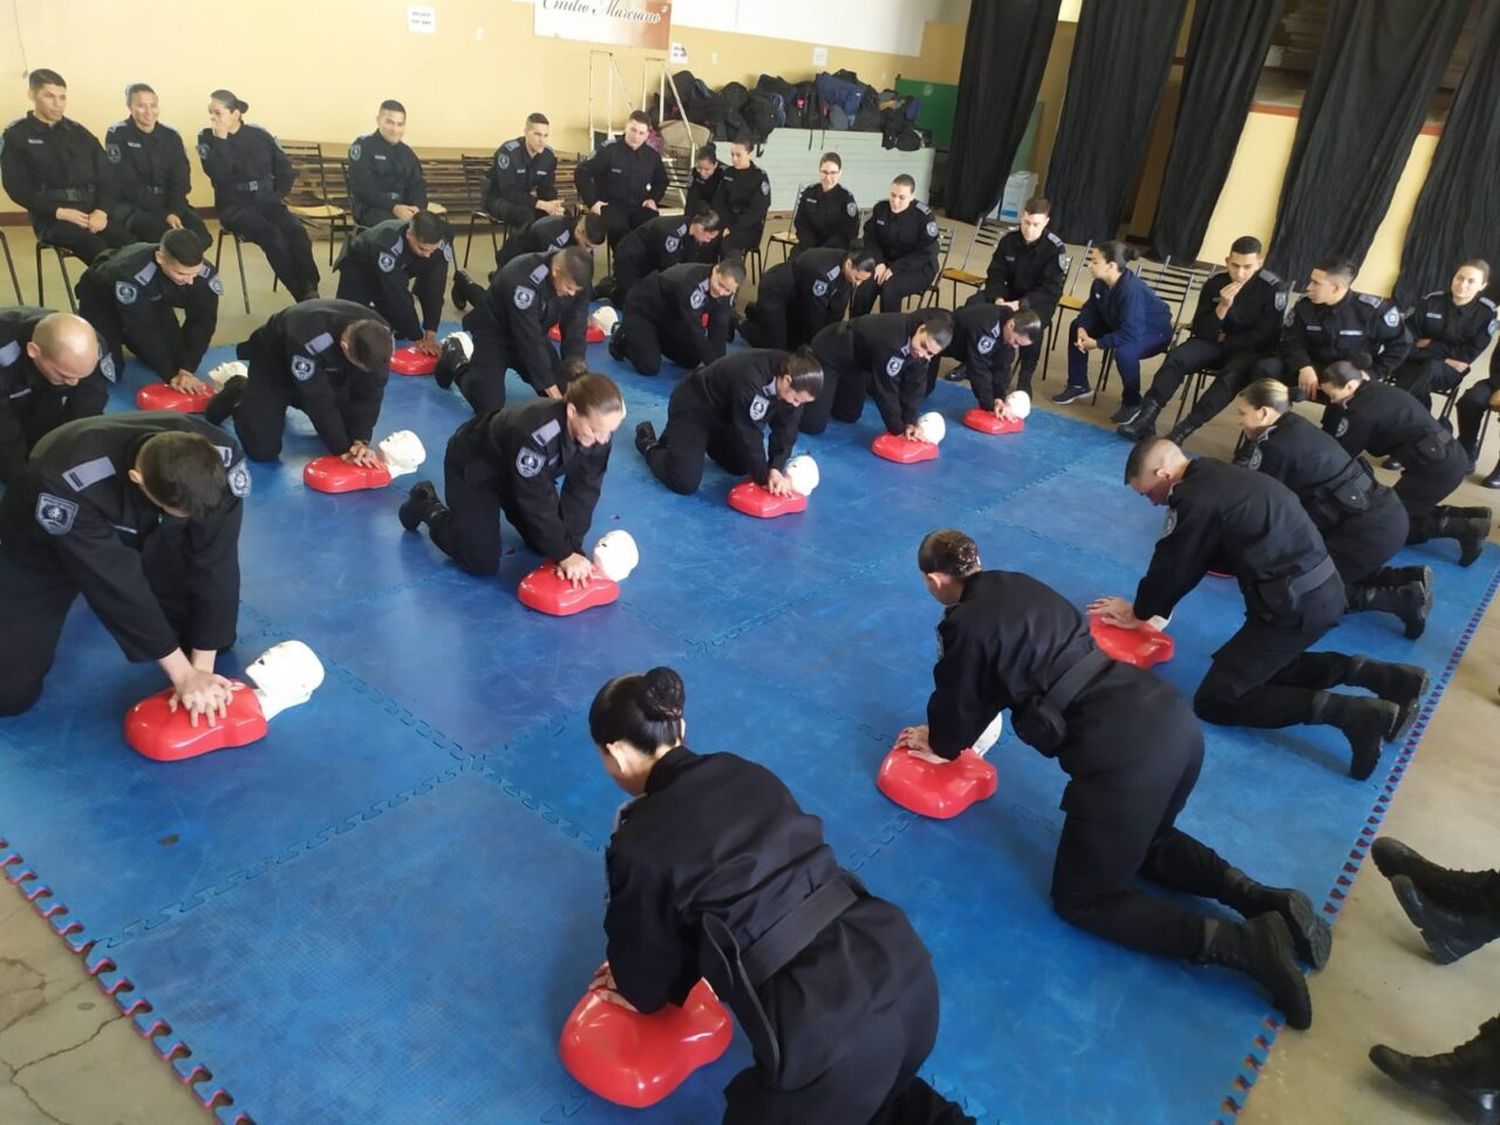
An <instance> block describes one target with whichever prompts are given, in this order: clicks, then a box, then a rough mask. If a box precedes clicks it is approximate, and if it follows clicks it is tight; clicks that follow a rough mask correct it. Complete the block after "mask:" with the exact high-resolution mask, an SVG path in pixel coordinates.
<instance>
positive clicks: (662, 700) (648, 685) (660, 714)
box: [641, 668, 687, 720]
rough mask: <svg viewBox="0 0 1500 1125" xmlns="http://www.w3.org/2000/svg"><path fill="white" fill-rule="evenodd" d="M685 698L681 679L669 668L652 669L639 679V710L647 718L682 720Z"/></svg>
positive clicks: (685, 690)
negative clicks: (642, 711) (643, 712)
mask: <svg viewBox="0 0 1500 1125" xmlns="http://www.w3.org/2000/svg"><path fill="white" fill-rule="evenodd" d="M686 697H687V689H686V688H684V687H683V684H682V677H681V676H679V675H678V674H677V673H676V672H674V671H673V670H672V669H670V668H653V669H651V671H649V672H647V673H646V674H645V675H644V676H642V677H641V709H642V710H644V711H645V712H646V715H647V716H648V717H649V718H652V719H669V720H670V719H680V718H682V708H683V705H684V704H685V703H686V702H687V698H686Z"/></svg>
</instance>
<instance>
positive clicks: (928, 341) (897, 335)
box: [802, 309, 953, 440]
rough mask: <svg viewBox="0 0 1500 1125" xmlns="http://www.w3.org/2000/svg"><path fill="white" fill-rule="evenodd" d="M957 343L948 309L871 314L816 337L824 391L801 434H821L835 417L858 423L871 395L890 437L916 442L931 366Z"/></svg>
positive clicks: (807, 414) (804, 417) (832, 326)
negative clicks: (866, 394) (896, 436)
mask: <svg viewBox="0 0 1500 1125" xmlns="http://www.w3.org/2000/svg"><path fill="white" fill-rule="evenodd" d="M952 342H953V314H952V313H950V312H948V311H947V310H946V309H923V310H921V311H920V312H914V313H899V312H896V313H871V314H870V315H868V316H857V317H855V318H854V319H853V320H844V321H840V322H839V323H838V324H830V325H829V326H828V327H827V328H825V329H823V331H821V332H819V333H818V334H817V335H816V336H814V337H813V342H812V349H813V352H814V354H816V355H817V357H818V361H819V362H820V363H821V364H822V365H823V381H824V384H825V386H824V388H823V393H822V394H820V395H819V396H818V397H817V398H816V399H815V400H814V401H813V403H812V404H811V405H810V406H809V407H808V408H807V409H806V410H804V411H803V412H802V432H803V433H804V434H821V433H822V432H823V431H824V430H826V429H827V428H828V419H829V417H830V415H831V416H832V417H834V418H837V419H838V420H839V421H840V422H858V421H859V416H860V414H862V413H863V412H864V408H865V393H866V392H867V391H868V392H869V396H870V397H871V398H873V399H874V400H875V407H876V409H878V410H879V411H880V420H881V421H882V422H883V423H885V429H886V433H889V434H904V435H905V436H906V437H908V438H911V439H913V440H916V439H917V425H916V423H917V411H918V410H920V409H921V408H922V399H923V398H925V397H926V396H927V393H928V391H929V390H930V389H931V386H930V384H929V382H928V373H929V370H930V365H931V363H932V361H933V360H935V359H936V358H937V357H938V356H939V355H941V354H942V351H943V349H944V348H946V347H947V346H948V345H949V344H950V343H952Z"/></svg>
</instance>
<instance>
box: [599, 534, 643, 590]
mask: <svg viewBox="0 0 1500 1125" xmlns="http://www.w3.org/2000/svg"><path fill="white" fill-rule="evenodd" d="M640 561H641V552H640V549H639V548H638V547H636V545H635V540H634V539H632V538H631V537H630V532H628V531H607V532H605V533H604V534H603V535H601V536H600V537H599V542H597V543H595V544H594V556H593V563H594V566H596V567H597V568H598V569H599V573H600V574H602V575H604V577H605V578H608V579H609V580H610V581H611V582H623V581H625V579H627V578H629V577H630V572H631V571H632V570H634V569H635V567H636V564H637V563H639V562H640Z"/></svg>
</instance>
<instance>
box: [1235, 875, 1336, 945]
mask: <svg viewBox="0 0 1500 1125" xmlns="http://www.w3.org/2000/svg"><path fill="white" fill-rule="evenodd" d="M1214 898H1215V899H1217V900H1218V901H1219V902H1222V903H1223V904H1224V905H1225V906H1227V907H1229V908H1230V909H1231V910H1237V911H1239V912H1240V913H1241V914H1243V915H1244V916H1245V917H1246V918H1254V917H1256V916H1258V915H1261V914H1279V915H1280V916H1281V920H1282V921H1283V922H1285V923H1286V925H1287V929H1288V930H1289V931H1290V932H1291V935H1292V944H1293V945H1295V946H1296V947H1297V956H1298V957H1300V958H1301V959H1302V960H1303V961H1305V962H1306V963H1307V964H1309V965H1311V966H1312V967H1313V968H1314V969H1321V968H1322V967H1323V966H1324V965H1326V964H1328V955H1329V954H1330V953H1332V952H1333V929H1332V928H1331V927H1330V926H1329V925H1328V923H1327V921H1325V920H1324V919H1323V918H1322V916H1321V915H1319V913H1318V911H1317V908H1315V907H1314V906H1313V904H1312V900H1311V899H1309V898H1308V897H1307V896H1306V895H1305V894H1303V893H1302V892H1301V891H1299V890H1297V889H1296V888H1294V887H1267V886H1265V885H1264V884H1262V883H1257V882H1256V881H1255V880H1254V879H1252V878H1250V876H1248V875H1246V874H1245V873H1244V872H1243V871H1241V870H1240V869H1239V868H1237V867H1231V868H1229V870H1227V871H1226V872H1225V873H1224V885H1223V886H1222V887H1221V888H1220V890H1219V893H1218V894H1216V895H1215V896H1214Z"/></svg>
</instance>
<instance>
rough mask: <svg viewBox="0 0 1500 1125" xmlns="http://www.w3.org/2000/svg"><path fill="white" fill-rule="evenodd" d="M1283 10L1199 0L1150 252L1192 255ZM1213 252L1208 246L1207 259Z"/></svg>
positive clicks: (1281, 3) (1275, 2)
mask: <svg viewBox="0 0 1500 1125" xmlns="http://www.w3.org/2000/svg"><path fill="white" fill-rule="evenodd" d="M1283 7H1285V0H1198V4H1197V7H1196V8H1195V9H1194V11H1193V30H1192V33H1191V36H1190V37H1189V39H1188V53H1187V62H1186V64H1184V66H1183V70H1182V102H1181V104H1180V105H1179V106H1178V108H1177V128H1176V131H1175V132H1174V133H1173V134H1172V149H1171V151H1170V152H1169V153H1168V154H1167V167H1166V170H1165V171H1164V172H1163V173H1162V184H1161V195H1160V196H1158V197H1157V200H1156V215H1155V217H1154V218H1153V219H1152V220H1151V253H1152V254H1153V255H1154V256H1155V257H1158V258H1178V259H1184V260H1187V261H1191V260H1193V259H1194V258H1196V257H1198V255H1199V251H1200V248H1201V247H1202V245H1203V236H1204V234H1205V233H1207V231H1208V220H1209V219H1210V218H1211V217H1212V216H1213V213H1214V206H1215V204H1217V203H1218V201H1219V192H1220V191H1222V190H1223V187H1224V181H1225V180H1226V179H1228V178H1229V166H1230V164H1231V163H1233V161H1234V152H1235V149H1236V148H1237V147H1238V146H1239V142H1240V132H1241V130H1243V129H1244V127H1245V117H1246V116H1247V115H1248V114H1249V112H1250V101H1251V99H1252V98H1253V97H1254V96H1255V83H1256V81H1257V80H1258V79H1259V78H1260V71H1261V67H1262V66H1263V65H1264V63H1265V60H1266V51H1267V50H1268V49H1269V48H1270V46H1271V33H1272V32H1273V31H1275V30H1276V22H1277V21H1278V20H1279V19H1281V10H1282V8H1283ZM1226 249H1227V248H1226ZM1218 253H1219V248H1218V247H1213V248H1212V249H1211V253H1210V256H1211V257H1217V256H1218Z"/></svg>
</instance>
